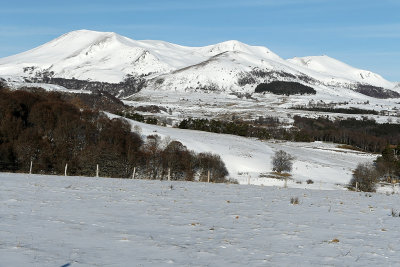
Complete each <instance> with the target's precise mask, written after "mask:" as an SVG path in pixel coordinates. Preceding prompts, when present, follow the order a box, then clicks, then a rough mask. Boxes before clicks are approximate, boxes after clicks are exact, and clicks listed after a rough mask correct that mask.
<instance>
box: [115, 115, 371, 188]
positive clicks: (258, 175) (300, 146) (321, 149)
mask: <svg viewBox="0 0 400 267" xmlns="http://www.w3.org/2000/svg"><path fill="white" fill-rule="evenodd" d="M108 115H109V116H111V117H115V116H113V115H111V114H108ZM129 122H130V124H131V125H132V126H133V127H134V126H139V127H140V129H141V131H140V133H141V134H142V135H143V136H146V135H152V134H157V135H159V136H160V137H163V138H165V137H169V138H171V139H173V140H177V141H180V142H182V143H183V144H184V145H185V146H187V148H188V149H191V150H194V151H196V152H198V153H201V152H212V153H215V154H218V155H220V156H221V158H222V160H223V161H224V162H225V164H226V167H227V169H228V171H229V176H230V177H231V178H233V179H236V180H238V181H239V183H242V184H247V183H248V182H249V181H248V179H249V177H250V183H251V184H257V185H261V184H262V185H279V186H282V185H283V183H284V182H283V180H277V179H271V178H267V177H266V176H268V174H269V173H270V172H271V171H272V164H271V159H272V157H273V155H274V152H275V151H277V150H280V149H283V150H285V151H287V152H289V153H290V154H292V155H293V156H295V157H296V160H295V161H294V166H293V173H292V174H293V177H292V179H291V180H290V181H289V183H288V185H289V186H290V187H299V188H314V189H321V188H322V189H337V188H343V187H345V186H346V185H347V184H348V182H349V181H350V179H351V175H352V170H354V169H355V168H356V166H357V164H358V163H360V162H371V161H373V160H374V159H376V155H374V154H369V153H363V152H358V151H354V150H346V149H339V148H337V147H336V145H335V144H329V143H322V142H314V143H293V142H277V141H259V140H256V139H250V138H245V137H239V136H234V135H227V134H214V133H207V132H201V131H192V130H182V129H176V128H168V127H161V126H156V125H149V124H144V123H140V122H136V121H132V120H129ZM308 179H312V180H313V181H314V182H315V183H314V184H311V185H308V184H306V180H308Z"/></svg>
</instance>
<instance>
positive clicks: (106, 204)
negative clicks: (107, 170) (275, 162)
mask: <svg viewBox="0 0 400 267" xmlns="http://www.w3.org/2000/svg"><path fill="white" fill-rule="evenodd" d="M295 197H298V199H299V204H297V205H293V204H290V199H291V198H295ZM399 206H400V199H399V197H398V195H397V194H395V195H385V194H367V195H366V194H364V193H354V192H348V191H337V190H334V191H310V190H299V189H282V188H277V187H259V186H257V187H255V186H240V185H225V184H221V185H214V184H206V183H187V182H160V181H144V180H126V179H125V180H121V179H104V178H86V177H57V176H36V175H31V176H29V175H23V174H7V173H1V174H0V217H1V218H2V219H1V220H0V229H1V230H0V238H1V242H0V255H1V265H2V266H15V267H19V266H21V267H22V266H43V267H47V266H49V267H50V266H71V267H72V266H168V265H174V266H207V265H214V266H226V265H229V266H244V265H246V266H266V265H267V266H292V265H296V266H322V265H333V266H366V265H368V266H369V265H376V266H396V265H399V264H400V256H399V254H398V253H397V251H399V249H400V245H399V242H397V240H398V238H399V231H397V230H398V222H399V218H398V217H392V216H391V212H392V211H391V210H392V208H393V209H398V208H399Z"/></svg>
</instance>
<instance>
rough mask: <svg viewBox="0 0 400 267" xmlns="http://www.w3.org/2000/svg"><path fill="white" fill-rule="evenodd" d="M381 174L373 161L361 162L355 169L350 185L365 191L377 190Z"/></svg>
mask: <svg viewBox="0 0 400 267" xmlns="http://www.w3.org/2000/svg"><path fill="white" fill-rule="evenodd" d="M378 177H379V174H378V172H377V170H376V168H375V167H374V166H373V165H372V164H371V163H360V164H358V165H357V168H356V169H355V170H354V171H353V178H352V179H351V181H350V186H351V187H352V188H354V189H358V190H360V191H363V192H375V190H376V183H377V181H378Z"/></svg>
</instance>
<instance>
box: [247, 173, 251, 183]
mask: <svg viewBox="0 0 400 267" xmlns="http://www.w3.org/2000/svg"><path fill="white" fill-rule="evenodd" d="M250 179H251V176H250V175H249V178H247V184H248V185H250Z"/></svg>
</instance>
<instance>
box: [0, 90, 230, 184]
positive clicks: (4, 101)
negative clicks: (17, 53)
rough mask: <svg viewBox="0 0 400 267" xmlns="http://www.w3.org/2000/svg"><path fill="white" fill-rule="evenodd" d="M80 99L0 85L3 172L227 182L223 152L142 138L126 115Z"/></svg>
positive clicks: (151, 137) (0, 162)
mask: <svg viewBox="0 0 400 267" xmlns="http://www.w3.org/2000/svg"><path fill="white" fill-rule="evenodd" d="M75 100H76V99H75V98H65V96H63V94H60V93H56V92H44V91H42V90H34V91H32V92H28V91H21V90H18V91H9V90H7V89H5V88H1V89H0V171H13V172H27V171H29V168H30V162H31V161H32V162H33V172H34V173H40V174H63V173H64V168H65V165H66V164H68V174H69V175H84V176H93V175H94V174H95V172H96V165H97V164H98V165H99V167H100V175H101V176H105V177H122V178H128V177H131V176H132V174H133V171H134V168H135V170H136V177H137V178H149V179H167V177H168V176H169V177H170V179H171V180H188V181H193V180H196V179H199V180H203V181H204V180H207V179H208V176H210V180H211V182H226V181H227V179H226V177H227V175H228V171H227V169H226V167H225V164H224V162H223V161H222V160H221V158H220V157H219V156H218V155H215V154H211V153H200V154H197V153H195V152H193V151H190V150H189V149H187V148H186V147H185V146H184V145H183V144H182V143H180V142H178V141H172V140H169V139H168V138H167V139H162V138H160V137H159V136H157V135H151V136H147V137H142V136H141V135H140V134H138V133H136V132H132V129H131V125H130V124H129V123H128V122H127V121H126V120H124V119H110V118H108V117H107V116H106V115H104V113H102V112H99V111H96V110H93V109H82V108H81V107H78V106H77V104H76V102H75Z"/></svg>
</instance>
